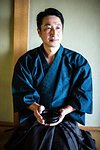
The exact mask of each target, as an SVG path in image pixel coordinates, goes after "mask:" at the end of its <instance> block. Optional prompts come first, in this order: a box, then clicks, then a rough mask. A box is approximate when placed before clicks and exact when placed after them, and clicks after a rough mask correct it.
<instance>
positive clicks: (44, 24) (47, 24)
mask: <svg viewBox="0 0 100 150" xmlns="http://www.w3.org/2000/svg"><path fill="white" fill-rule="evenodd" d="M56 25H57V26H61V24H59V23H58V24H56ZM45 26H51V24H49V23H47V24H44V27H45Z"/></svg>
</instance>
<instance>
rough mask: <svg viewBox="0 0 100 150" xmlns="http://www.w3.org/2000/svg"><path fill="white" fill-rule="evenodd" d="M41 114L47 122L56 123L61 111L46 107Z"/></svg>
mask: <svg viewBox="0 0 100 150" xmlns="http://www.w3.org/2000/svg"><path fill="white" fill-rule="evenodd" d="M41 115H42V117H43V119H44V120H45V123H47V124H50V123H56V122H57V121H59V118H60V112H59V111H58V110H52V109H45V110H44V111H43V112H42V114H41Z"/></svg>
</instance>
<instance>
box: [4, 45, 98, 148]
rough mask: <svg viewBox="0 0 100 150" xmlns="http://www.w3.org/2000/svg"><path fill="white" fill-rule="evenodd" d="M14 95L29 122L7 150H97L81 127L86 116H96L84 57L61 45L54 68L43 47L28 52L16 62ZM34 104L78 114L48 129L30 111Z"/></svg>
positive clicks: (89, 73) (87, 67) (87, 65)
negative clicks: (79, 124) (64, 109)
mask: <svg viewBox="0 0 100 150" xmlns="http://www.w3.org/2000/svg"><path fill="white" fill-rule="evenodd" d="M12 93H13V101H14V110H15V112H19V119H20V123H22V122H23V121H24V120H26V122H27V123H26V124H25V125H24V126H23V127H22V126H21V127H19V128H18V129H17V130H16V131H15V132H14V134H13V135H12V137H11V138H10V140H9V141H8V143H7V144H6V146H5V148H6V149H8V150H96V147H95V143H94V140H93V139H92V136H91V135H90V133H89V132H87V131H83V130H80V129H79V127H78V125H77V122H79V123H81V124H85V113H92V77H91V68H90V66H89V64H88V62H87V60H86V59H85V58H84V57H83V56H81V55H80V54H78V53H76V52H74V51H71V50H69V49H66V48H63V47H62V45H60V49H59V50H58V52H57V54H56V56H55V59H54V61H53V63H52V64H51V66H50V65H49V64H48V62H47V60H46V58H45V54H44V48H43V45H41V46H40V47H38V48H36V49H33V50H30V51H28V52H27V53H26V54H24V55H23V56H21V57H20V58H19V60H18V62H17V63H16V66H15V69H14V75H13V81H12ZM34 102H36V103H38V104H42V105H44V106H45V108H48V109H58V110H59V109H60V108H63V107H65V106H67V105H71V106H72V107H74V108H75V109H76V111H74V112H72V113H70V114H68V115H66V116H65V118H64V120H63V121H62V122H61V123H60V124H58V125H57V126H53V127H50V126H44V125H41V124H39V123H38V122H37V120H36V119H35V117H34V113H33V112H32V111H30V110H28V109H27V106H29V105H30V104H32V103H34ZM24 122H25V121H24Z"/></svg>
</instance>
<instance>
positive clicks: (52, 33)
mask: <svg viewBox="0 0 100 150" xmlns="http://www.w3.org/2000/svg"><path fill="white" fill-rule="evenodd" d="M55 34H56V30H55V29H54V28H51V33H50V35H51V36H52V37H54V36H55Z"/></svg>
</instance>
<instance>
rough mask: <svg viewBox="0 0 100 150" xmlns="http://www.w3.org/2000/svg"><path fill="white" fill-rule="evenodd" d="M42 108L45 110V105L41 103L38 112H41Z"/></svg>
mask: <svg viewBox="0 0 100 150" xmlns="http://www.w3.org/2000/svg"><path fill="white" fill-rule="evenodd" d="M43 110H45V107H44V106H43V105H40V106H39V110H38V111H39V113H40V114H42V111H43Z"/></svg>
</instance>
